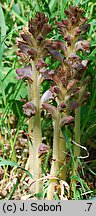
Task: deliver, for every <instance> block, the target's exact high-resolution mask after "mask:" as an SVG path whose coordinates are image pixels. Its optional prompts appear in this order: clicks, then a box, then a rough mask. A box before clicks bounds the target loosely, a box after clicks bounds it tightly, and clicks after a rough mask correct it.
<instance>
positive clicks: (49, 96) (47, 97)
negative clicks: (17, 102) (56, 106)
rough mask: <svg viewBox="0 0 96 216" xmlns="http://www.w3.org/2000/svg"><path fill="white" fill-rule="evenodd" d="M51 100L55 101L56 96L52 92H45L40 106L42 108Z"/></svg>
mask: <svg viewBox="0 0 96 216" xmlns="http://www.w3.org/2000/svg"><path fill="white" fill-rule="evenodd" d="M49 100H54V96H53V93H52V91H51V90H47V91H46V92H44V94H43V95H42V97H41V99H40V104H41V107H42V105H43V103H45V102H48V101H49Z"/></svg>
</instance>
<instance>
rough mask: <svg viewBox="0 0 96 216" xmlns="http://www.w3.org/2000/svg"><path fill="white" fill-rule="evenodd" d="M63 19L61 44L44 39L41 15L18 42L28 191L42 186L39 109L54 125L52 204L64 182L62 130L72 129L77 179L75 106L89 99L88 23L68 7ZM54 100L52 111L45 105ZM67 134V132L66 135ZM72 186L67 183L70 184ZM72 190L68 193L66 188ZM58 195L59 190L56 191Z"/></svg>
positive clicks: (45, 25) (44, 147) (45, 22)
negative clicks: (24, 99) (24, 84)
mask: <svg viewBox="0 0 96 216" xmlns="http://www.w3.org/2000/svg"><path fill="white" fill-rule="evenodd" d="M65 14H66V17H67V18H66V19H64V20H62V21H61V22H59V21H58V22H56V25H57V28H58V30H59V34H60V35H61V37H60V38H61V39H60V40H57V41H54V40H53V39H51V38H49V39H48V36H47V34H48V33H50V32H51V31H52V25H50V24H48V18H47V17H46V16H45V15H44V14H43V13H37V15H36V17H35V18H34V19H31V20H30V21H29V23H28V29H27V30H26V29H23V32H21V38H22V39H18V42H17V43H18V47H19V51H18V52H17V55H18V56H19V57H20V59H21V61H22V63H23V65H24V66H25V67H23V68H19V69H17V74H18V78H19V79H27V80H28V102H27V103H26V104H25V105H24V106H23V110H24V112H25V113H26V114H27V116H28V119H29V129H28V130H29V131H28V134H29V135H30V136H32V137H33V139H32V144H31V143H30V142H29V166H30V169H29V170H30V172H31V173H32V175H33V181H34V182H35V183H34V184H33V186H34V187H33V188H32V192H34V193H35V194H36V193H39V192H40V191H42V189H43V185H42V184H41V182H40V181H37V180H39V179H40V178H41V177H42V170H41V157H39V154H40V153H42V152H43V153H45V152H47V151H48V150H49V146H47V145H45V144H44V143H42V131H41V123H40V119H41V110H42V109H45V110H47V112H48V113H50V114H51V116H52V122H53V152H52V163H51V170H50V176H51V177H49V178H50V179H49V186H48V189H47V199H49V200H50V199H54V192H55V190H56V185H57V183H58V179H61V180H64V181H66V175H67V171H66V151H67V149H66V148H67V147H66V140H65V138H64V135H63V131H62V128H64V127H65V129H66V127H68V126H67V125H70V124H71V125H74V126H73V127H74V134H73V138H74V141H75V143H77V144H79V146H78V145H74V149H73V152H74V160H75V163H73V162H72V173H71V175H77V172H78V157H79V156H80V107H81V106H82V103H83V102H84V101H86V100H87V99H88V97H89V92H88V91H87V90H86V87H87V85H88V83H89V80H90V79H89V77H86V78H85V71H86V69H87V63H88V61H87V60H86V57H85V56H84V54H85V53H86V52H87V53H89V52H90V42H89V41H87V40H86V39H85V38H84V33H85V32H86V31H87V30H88V28H89V26H90V25H89V24H86V21H87V18H85V17H84V16H83V10H82V9H80V8H79V7H78V6H75V7H73V6H70V7H69V9H68V10H65ZM48 57H51V59H52V58H54V59H56V61H57V60H58V61H59V67H57V68H56V69H50V65H48V64H47V63H46V58H48ZM44 80H49V82H50V81H51V82H50V83H51V84H50V89H49V90H47V91H46V92H45V93H44V94H43V95H42V96H41V98H40V85H41V84H42V82H44ZM50 100H51V101H52V100H53V101H55V104H56V106H54V105H52V103H50ZM66 131H67V130H66ZM73 183H74V182H71V184H73ZM71 189H72V188H71ZM58 195H60V191H59V190H58Z"/></svg>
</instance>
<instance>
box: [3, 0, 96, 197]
mask: <svg viewBox="0 0 96 216" xmlns="http://www.w3.org/2000/svg"><path fill="white" fill-rule="evenodd" d="M72 3H73V4H74V5H77V4H79V5H80V6H81V7H83V9H84V11H85V15H86V17H88V18H89V21H88V22H89V23H90V30H89V32H87V33H86V36H87V38H88V40H89V41H90V42H91V53H90V54H89V55H87V59H88V61H89V65H88V69H87V72H86V73H87V74H88V75H89V76H90V77H91V81H90V85H89V86H88V89H89V91H90V93H91V94H90V98H89V101H88V103H87V104H84V105H83V106H82V109H81V145H83V146H85V147H86V148H87V150H88V152H89V157H88V158H86V159H78V160H79V161H78V162H79V170H78V176H71V177H70V174H68V176H67V184H70V180H71V179H72V178H73V179H74V180H76V181H78V186H77V187H76V185H75V184H74V193H73V195H72V196H71V195H70V196H69V193H68V191H67V190H65V193H64V195H65V197H66V198H67V199H73V200H77V199H82V200H83V199H90V198H93V197H96V189H95V187H96V185H95V184H96V183H95V182H96V173H95V170H96V47H95V45H96V38H95V31H96V15H95V14H96V13H95V12H96V11H95V10H96V8H95V7H96V3H95V1H94V0H86V1H83V0H74V1H71V0H70V1H68V0H59V1H58V0H55V1H54V0H46V1H43V0H34V1H31V0H25V1H22V0H18V1H17V3H15V1H11V0H5V1H2V0H1V3H0V34H1V36H0V166H1V167H2V169H3V174H2V175H1V177H0V179H1V182H0V199H4V198H6V199H20V198H21V197H22V193H24V194H25V196H26V195H28V194H29V195H30V190H29V184H27V180H26V179H27V178H28V176H30V175H31V174H30V173H29V172H28V171H27V170H26V167H25V166H26V162H27V158H28V140H27V139H26V136H25V135H24V132H26V133H27V130H28V125H27V121H26V116H25V115H24V113H23V110H22V105H23V104H24V102H22V101H21V98H26V97H27V96H26V95H27V88H26V82H25V83H22V82H20V81H18V80H17V79H16V69H17V68H18V67H19V66H20V62H19V60H18V58H17V56H16V51H17V47H16V37H18V36H19V34H20V30H21V29H22V28H23V27H24V26H26V25H27V22H28V19H29V18H31V17H34V15H35V14H36V12H37V11H41V12H45V13H46V14H47V15H48V16H49V20H50V23H53V24H54V25H55V21H54V20H55V19H56V20H57V18H59V19H63V18H64V17H65V15H64V10H65V9H67V7H68V6H69V5H70V4H72ZM52 34H53V35H52V37H53V38H54V37H55V36H54V31H53V33H52ZM56 37H57V38H59V35H58V34H57V35H56ZM57 64H58V63H57ZM47 89H48V82H46V83H44V84H43V85H42V88H41V90H42V92H43V91H45V90H47ZM42 115H43V114H42ZM23 122H24V123H23ZM67 132H68V133H66V131H64V132H63V134H64V137H65V139H66V143H67V153H66V154H67V160H68V162H67V172H68V173H71V169H70V164H71V163H72V161H73V162H74V163H75V159H74V156H73V151H72V150H73V145H74V144H73V143H71V139H72V134H73V131H72V128H70V130H69V131H67ZM42 133H43V136H44V137H46V142H47V144H48V145H50V146H51V147H52V135H50V134H52V122H51V119H50V117H49V116H45V117H44V119H43V118H42ZM81 154H82V156H85V155H86V153H85V152H84V150H83V149H81ZM50 160H51V153H50V155H49V156H48V158H47V159H46V161H45V164H46V165H45V167H44V166H43V171H44V172H45V174H46V173H47V172H49V170H50ZM24 173H25V176H26V177H25V181H26V185H27V186H25V182H24V181H22V176H23V175H24ZM31 177H32V176H31ZM15 178H17V181H16V182H15V183H13V185H11V186H10V189H8V187H7V186H6V193H4V187H5V185H8V184H9V183H10V182H11V181H13V180H14V179H15ZM47 186H48V181H47V182H45V187H44V191H43V192H42V194H39V196H41V197H42V199H44V198H45V196H46V188H47ZM1 191H3V192H1ZM18 191H19V192H18ZM20 193H21V196H20V195H18V194H20ZM10 194H11V195H10ZM30 196H31V195H30ZM57 198H58V197H57V196H56V199H57Z"/></svg>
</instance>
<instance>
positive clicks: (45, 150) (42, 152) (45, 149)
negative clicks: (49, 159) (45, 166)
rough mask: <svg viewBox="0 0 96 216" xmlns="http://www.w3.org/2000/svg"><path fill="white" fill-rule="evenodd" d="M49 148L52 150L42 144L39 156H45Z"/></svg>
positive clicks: (39, 148)
mask: <svg viewBox="0 0 96 216" xmlns="http://www.w3.org/2000/svg"><path fill="white" fill-rule="evenodd" d="M49 148H50V147H49V146H48V145H46V144H44V143H42V144H41V145H40V146H39V147H38V153H39V154H44V153H46V152H48V151H49Z"/></svg>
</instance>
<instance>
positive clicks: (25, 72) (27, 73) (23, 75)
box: [16, 65, 33, 83]
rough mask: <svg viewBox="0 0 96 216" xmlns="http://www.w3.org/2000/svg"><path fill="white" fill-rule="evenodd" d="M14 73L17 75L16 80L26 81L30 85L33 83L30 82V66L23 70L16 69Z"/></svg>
mask: <svg viewBox="0 0 96 216" xmlns="http://www.w3.org/2000/svg"><path fill="white" fill-rule="evenodd" d="M16 73H17V74H18V77H17V78H18V79H20V80H22V79H24V78H25V79H27V80H28V81H29V82H30V83H33V80H32V68H31V66H30V65H29V66H26V67H25V68H18V69H17V70H16Z"/></svg>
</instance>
